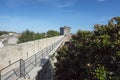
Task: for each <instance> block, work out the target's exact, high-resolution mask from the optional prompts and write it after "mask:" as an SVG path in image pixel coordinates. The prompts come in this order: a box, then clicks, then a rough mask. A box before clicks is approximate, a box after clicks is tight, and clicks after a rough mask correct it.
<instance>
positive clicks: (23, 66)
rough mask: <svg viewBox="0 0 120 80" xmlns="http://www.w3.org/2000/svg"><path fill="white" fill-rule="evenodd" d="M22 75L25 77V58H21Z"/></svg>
mask: <svg viewBox="0 0 120 80" xmlns="http://www.w3.org/2000/svg"><path fill="white" fill-rule="evenodd" d="M20 77H24V78H25V62H24V60H23V59H20Z"/></svg>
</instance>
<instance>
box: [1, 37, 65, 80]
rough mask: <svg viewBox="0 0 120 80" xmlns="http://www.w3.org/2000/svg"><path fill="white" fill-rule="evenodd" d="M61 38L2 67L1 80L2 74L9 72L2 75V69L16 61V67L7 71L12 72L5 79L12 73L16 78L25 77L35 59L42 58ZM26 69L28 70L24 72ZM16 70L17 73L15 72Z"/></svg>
mask: <svg viewBox="0 0 120 80" xmlns="http://www.w3.org/2000/svg"><path fill="white" fill-rule="evenodd" d="M63 39H64V37H63V38H61V39H60V40H58V41H56V42H55V43H53V44H52V45H49V46H48V47H46V48H44V49H42V50H41V51H39V52H37V53H36V54H34V55H32V56H30V57H29V58H27V59H26V60H23V59H19V60H17V61H15V62H13V63H12V64H10V65H8V66H6V67H4V68H3V69H1V70H0V80H2V77H3V76H5V75H6V74H9V73H8V72H6V73H5V74H3V75H2V71H4V70H5V69H7V68H9V67H11V66H12V65H14V64H16V63H18V64H19V66H18V67H17V68H13V69H11V70H9V72H10V71H13V73H12V74H11V73H10V74H9V75H8V77H7V78H5V80H7V79H9V78H11V77H12V76H13V75H16V76H17V79H18V78H20V77H25V76H26V75H27V74H28V73H29V72H30V71H31V70H32V69H33V68H34V67H35V65H37V64H38V62H37V60H39V61H40V60H41V59H44V58H45V56H47V55H48V54H49V53H50V52H51V51H52V50H53V49H54V48H55V47H56V46H57V45H58V44H59V43H60V42H61V41H62V40H63ZM37 55H38V56H37ZM39 58H40V59H39ZM27 63H28V64H27ZM39 63H40V62H39ZM26 64H27V65H26ZM30 65H32V66H30ZM33 65H34V66H33ZM40 65H41V63H40ZM15 69H16V71H15ZM27 69H28V72H26V70H27ZM17 72H18V73H19V74H17Z"/></svg>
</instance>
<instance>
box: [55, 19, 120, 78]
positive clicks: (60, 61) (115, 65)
mask: <svg viewBox="0 0 120 80" xmlns="http://www.w3.org/2000/svg"><path fill="white" fill-rule="evenodd" d="M56 58H57V63H55V66H56V68H55V73H56V74H55V77H56V80H120V17H114V18H112V19H111V20H110V21H109V22H108V24H107V25H98V24H97V25H95V26H94V30H93V31H91V32H90V31H78V32H77V33H76V34H75V35H73V36H72V39H71V41H70V44H69V45H68V46H65V47H63V48H61V49H60V50H59V51H58V55H57V56H56Z"/></svg>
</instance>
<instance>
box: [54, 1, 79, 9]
mask: <svg viewBox="0 0 120 80" xmlns="http://www.w3.org/2000/svg"><path fill="white" fill-rule="evenodd" d="M76 1H77V0H57V1H56V5H57V6H58V7H59V8H65V7H71V6H73V5H75V3H76Z"/></svg>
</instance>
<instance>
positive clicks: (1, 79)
mask: <svg viewBox="0 0 120 80" xmlns="http://www.w3.org/2000/svg"><path fill="white" fill-rule="evenodd" d="M0 80H2V79H1V70H0Z"/></svg>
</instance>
